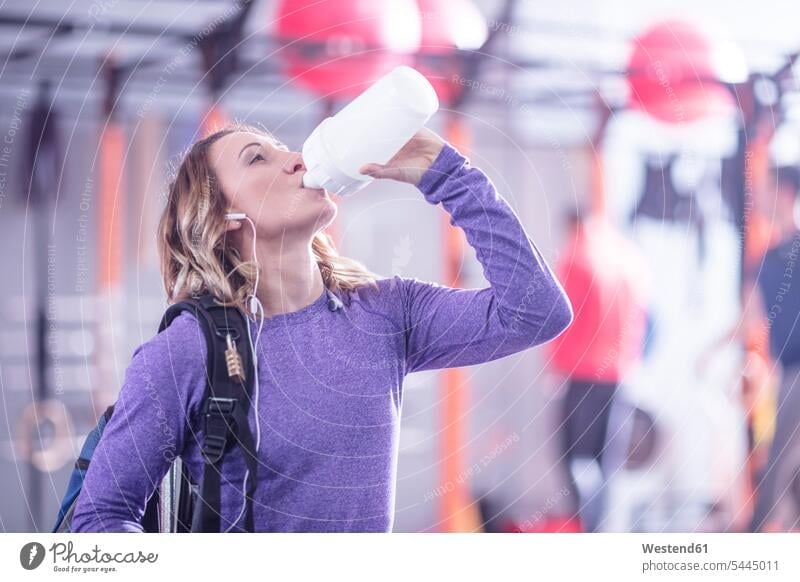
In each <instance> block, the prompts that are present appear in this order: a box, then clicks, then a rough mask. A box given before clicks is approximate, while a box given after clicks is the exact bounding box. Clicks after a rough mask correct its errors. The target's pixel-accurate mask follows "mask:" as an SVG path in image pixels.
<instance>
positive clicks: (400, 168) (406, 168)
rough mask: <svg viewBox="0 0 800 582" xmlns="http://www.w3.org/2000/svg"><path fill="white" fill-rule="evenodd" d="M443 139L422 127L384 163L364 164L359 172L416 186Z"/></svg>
mask: <svg viewBox="0 0 800 582" xmlns="http://www.w3.org/2000/svg"><path fill="white" fill-rule="evenodd" d="M444 144H445V141H444V140H443V139H442V138H441V137H439V135H437V134H436V133H435V132H433V131H431V130H430V129H428V128H426V127H423V128H422V129H420V130H419V131H418V132H417V133H415V134H414V135H413V136H412V137H411V139H410V140H408V141H407V142H406V144H405V145H404V146H403V147H402V148H401V149H400V151H399V152H397V153H396V154H395V155H394V157H393V158H392V159H391V160H389V161H388V162H386V163H385V164H366V165H364V166H361V168H359V172H361V173H362V174H365V175H367V176H372V177H373V178H377V179H388V180H397V181H398V182H406V183H408V184H412V185H414V186H416V185H417V184H419V181H420V180H421V179H422V176H423V174H425V172H426V171H427V170H428V168H430V167H431V164H433V162H434V160H435V159H436V156H438V155H439V152H441V151H442V148H443V147H444Z"/></svg>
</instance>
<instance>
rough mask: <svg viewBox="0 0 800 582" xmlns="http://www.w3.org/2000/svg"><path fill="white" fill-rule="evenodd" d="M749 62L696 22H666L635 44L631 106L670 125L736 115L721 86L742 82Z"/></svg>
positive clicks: (630, 68)
mask: <svg viewBox="0 0 800 582" xmlns="http://www.w3.org/2000/svg"><path fill="white" fill-rule="evenodd" d="M743 67H744V65H743V59H742V58H741V55H740V53H738V51H736V50H735V49H734V48H733V47H732V45H729V44H725V43H722V42H721V41H719V40H716V39H714V38H712V36H711V35H710V34H709V33H707V32H706V31H704V30H703V29H701V28H700V27H699V26H697V25H695V24H694V23H691V22H686V21H682V20H668V21H664V22H660V23H658V24H656V25H654V26H652V27H650V28H648V29H647V30H645V32H644V33H642V34H641V35H639V36H638V37H636V38H635V39H634V40H633V52H632V53H631V57H630V60H629V62H628V84H629V87H630V100H629V104H630V106H631V107H633V108H635V109H639V110H642V111H645V112H646V113H648V114H649V115H651V116H653V117H655V118H657V119H660V120H661V121H665V122H667V123H672V124H676V123H682V122H691V121H695V120H697V119H700V118H702V117H705V116H707V115H710V114H713V113H727V112H729V111H731V110H732V108H733V106H734V100H733V97H732V96H731V94H730V92H729V91H728V90H727V89H725V87H723V86H722V85H721V84H720V81H731V82H736V81H740V80H742V79H741V76H742V69H743Z"/></svg>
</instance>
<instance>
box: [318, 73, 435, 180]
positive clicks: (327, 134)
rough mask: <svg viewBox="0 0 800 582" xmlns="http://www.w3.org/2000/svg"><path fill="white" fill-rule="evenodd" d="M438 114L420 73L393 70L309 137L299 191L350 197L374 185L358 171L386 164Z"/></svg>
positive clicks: (427, 83)
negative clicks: (324, 190)
mask: <svg viewBox="0 0 800 582" xmlns="http://www.w3.org/2000/svg"><path fill="white" fill-rule="evenodd" d="M438 109H439V99H438V98H437V97H436V91H435V90H434V89H433V87H432V86H431V84H430V83H429V82H428V80H427V79H426V78H425V77H424V76H423V75H422V74H421V73H419V72H418V71H416V70H414V69H412V68H411V67H407V66H400V67H397V68H395V69H394V70H393V71H391V72H390V73H389V74H387V75H384V76H383V77H381V78H380V79H378V80H377V81H376V82H375V83H374V84H373V85H372V86H370V87H369V88H368V89H367V90H366V91H364V92H363V93H362V94H361V95H359V96H358V97H356V98H355V99H354V100H353V101H351V102H350V103H348V104H347V105H346V106H345V107H344V108H343V109H342V110H341V111H339V113H337V114H336V115H334V116H333V117H328V118H326V119H324V120H323V121H322V123H320V124H319V125H318V126H317V127H316V128H315V129H314V131H313V132H311V135H310V136H309V137H308V139H306V141H305V143H304V144H303V150H302V156H303V163H304V164H305V166H306V173H305V174H304V175H303V186H304V187H306V188H325V189H326V190H328V191H329V192H331V193H333V194H338V195H339V196H349V195H351V194H354V193H355V192H357V191H358V190H361V189H362V188H363V187H364V186H366V185H367V184H369V183H370V182H371V181H372V180H373V178H372V177H371V176H365V175H363V174H361V173H359V169H360V168H361V167H362V166H363V165H365V164H368V163H373V162H374V163H379V164H385V163H386V162H388V161H389V160H390V159H391V158H392V156H394V155H395V154H396V153H397V152H398V151H399V150H400V148H402V147H403V146H404V145H405V144H406V143H407V142H408V140H409V139H411V137H412V136H413V135H414V134H415V133H417V131H419V129H420V128H421V127H422V126H423V125H425V123H427V121H428V119H430V117H431V116H432V115H433V114H434V113H436V111H437V110H438Z"/></svg>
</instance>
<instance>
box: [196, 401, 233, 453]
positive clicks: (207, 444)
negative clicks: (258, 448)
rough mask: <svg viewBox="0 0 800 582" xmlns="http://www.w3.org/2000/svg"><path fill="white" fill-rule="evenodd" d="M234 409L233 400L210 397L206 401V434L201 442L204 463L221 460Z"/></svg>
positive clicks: (231, 424)
mask: <svg viewBox="0 0 800 582" xmlns="http://www.w3.org/2000/svg"><path fill="white" fill-rule="evenodd" d="M235 408H236V399H235V398H217V397H211V398H208V400H206V406H205V433H206V434H205V439H204V441H203V456H204V457H205V460H206V463H216V462H218V461H219V460H220V459H221V458H222V455H223V453H224V452H225V448H226V446H227V444H228V434H229V433H230V430H231V428H232V427H233V411H234V409H235Z"/></svg>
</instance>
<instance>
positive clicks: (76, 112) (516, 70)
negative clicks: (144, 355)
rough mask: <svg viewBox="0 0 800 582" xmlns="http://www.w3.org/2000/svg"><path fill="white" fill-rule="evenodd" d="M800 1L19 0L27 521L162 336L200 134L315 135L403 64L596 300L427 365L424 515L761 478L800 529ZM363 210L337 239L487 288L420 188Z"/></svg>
mask: <svg viewBox="0 0 800 582" xmlns="http://www.w3.org/2000/svg"><path fill="white" fill-rule="evenodd" d="M799 17H800V7H798V5H797V4H796V3H795V2H793V1H791V0H773V1H771V2H769V3H764V2H757V1H755V0H742V1H740V2H735V3H731V2H724V1H722V0H701V1H698V0H692V1H689V0H670V1H666V0H650V1H648V2H637V1H634V0H593V1H588V0H562V1H561V2H557V3H546V2H537V1H533V0H517V1H515V0H369V1H363V0H295V1H292V0H254V1H252V2H247V1H234V0H158V1H133V0H74V1H72V2H70V3H61V2H37V3H31V2H27V1H23V0H6V1H5V2H3V3H2V5H0V32H1V33H0V134H1V137H0V140H2V142H1V143H0V232H2V240H3V252H2V258H0V265H2V272H3V273H4V275H3V277H2V280H3V281H4V283H3V293H2V299H0V346H1V347H0V396H2V414H0V530H2V531H6V532H19V531H48V530H49V529H50V527H51V526H52V525H53V522H54V520H55V516H56V512H57V508H58V504H59V502H60V499H61V496H62V495H63V493H64V490H65V487H66V480H67V478H68V476H69V473H70V471H71V470H72V466H73V464H74V461H75V458H76V457H77V454H78V450H79V447H80V445H81V443H82V442H83V440H84V438H85V437H86V433H87V431H88V430H90V429H91V428H92V427H93V426H94V424H95V422H96V420H97V416H98V414H100V413H101V412H102V410H104V408H105V406H107V405H108V404H110V403H111V402H113V400H114V399H115V396H116V394H117V391H118V389H119V386H120V383H121V381H122V379H123V376H124V371H125V368H126V367H127V365H128V362H129V361H130V357H131V354H132V352H133V350H134V348H135V347H136V346H138V345H140V344H141V343H143V342H144V341H147V340H148V339H149V338H151V337H152V336H153V335H154V334H155V333H156V329H157V324H158V321H159V318H160V316H161V313H162V312H163V310H164V309H165V307H166V303H165V299H164V295H163V291H162V287H161V282H160V276H159V272H158V262H157V253H156V246H155V227H156V221H157V219H158V216H159V213H160V211H161V208H162V205H163V203H164V187H165V182H166V179H167V175H168V172H169V170H170V168H171V167H174V166H175V165H176V164H177V162H178V161H179V160H180V155H181V153H182V152H183V151H184V150H185V148H187V147H188V146H189V145H190V144H191V143H192V142H193V141H194V140H196V139H197V138H199V137H200V136H202V135H203V134H204V133H206V132H208V131H210V130H211V129H213V128H215V127H217V126H219V125H220V124H222V123H224V122H225V120H246V121H248V122H251V123H256V124H261V125H263V126H265V127H266V128H268V129H269V130H271V131H273V132H274V133H276V134H277V136H278V137H279V138H280V139H282V140H283V141H284V142H285V143H287V144H288V145H289V146H290V147H291V148H292V149H295V150H298V149H299V148H300V146H301V144H302V142H303V140H304V139H305V137H306V136H307V135H308V134H309V133H310V132H311V130H312V129H313V128H314V127H315V125H316V124H317V123H319V122H320V121H321V120H322V119H324V118H325V117H327V116H329V115H332V114H333V113H335V112H336V111H337V110H339V109H340V108H341V107H342V106H343V105H345V104H346V103H347V102H348V101H349V100H350V99H352V98H353V97H354V96H355V95H357V94H359V93H360V92H361V91H363V90H364V89H365V88H366V87H367V86H369V84H370V83H371V82H372V81H374V80H375V79H377V78H378V77H379V76H381V75H382V74H384V73H386V72H388V71H389V70H391V68H393V67H394V66H396V65H398V64H408V65H411V66H414V67H415V68H417V69H418V70H420V71H422V72H423V73H424V74H425V75H426V76H427V77H428V78H429V79H430V80H431V82H432V83H433V84H434V86H435V88H436V90H437V92H438V94H439V98H440V102H441V109H440V111H439V113H437V114H436V116H435V117H434V119H433V120H432V121H431V123H430V124H429V126H430V127H431V128H432V129H434V130H435V131H437V132H438V133H440V134H441V135H442V136H443V137H445V139H447V140H449V141H450V142H451V143H453V144H454V145H455V146H456V147H458V148H459V149H460V150H461V151H462V152H464V153H465V154H466V155H467V156H468V157H469V158H470V160H471V162H472V164H473V165H474V166H477V167H479V168H481V169H483V170H484V171H485V172H486V173H487V174H488V175H489V176H490V178H491V179H492V180H493V182H494V183H495V185H496V186H497V188H498V190H499V191H500V193H501V194H502V195H503V196H504V197H505V198H506V199H507V200H508V201H509V202H510V204H511V205H512V207H513V208H514V210H515V211H516V212H517V213H518V215H519V216H520V218H521V220H522V221H523V223H524V224H525V226H526V228H527V229H528V232H529V233H530V234H531V237H532V238H533V240H534V241H535V242H536V244H537V245H538V246H539V248H540V249H541V250H542V252H543V254H544V255H545V257H546V258H547V260H548V261H549V262H550V264H551V265H553V266H554V268H555V267H556V266H557V267H558V273H559V277H560V278H561V279H562V281H563V282H564V284H565V287H566V288H567V291H568V292H569V293H570V297H571V298H572V300H573V307H574V310H575V312H576V322H575V325H574V330H573V333H571V334H567V335H565V336H562V337H561V338H559V340H560V341H557V342H554V343H553V345H547V346H541V347H539V348H536V349H533V350H529V351H527V352H525V353H523V354H518V355H516V356H512V357H509V358H505V359H503V360H500V361H497V362H492V363H489V364H485V365H481V366H473V367H469V368H463V369H458V370H447V371H441V372H439V371H436V372H431V373H419V374H414V375H411V376H409V377H407V379H406V385H405V390H406V396H405V406H404V410H403V419H402V431H401V451H400V462H399V469H398V489H397V503H396V518H395V531H429V532H433V531H441V532H445V531H487V532H492V531H518V532H543V531H552V532H573V531H617V532H620V531H622V532H624V531H748V530H749V529H751V528H752V524H751V522H752V521H753V520H754V511H756V510H755V507H756V505H757V499H759V496H760V497H761V498H762V501H761V503H762V505H763V504H764V503H766V502H765V501H763V499H767V500H768V501H770V503H769V504H768V510H764V511H762V513H763V515H764V516H765V517H764V521H763V523H760V524H759V527H761V528H762V529H771V530H791V529H796V528H800V522H798V514H800V476H799V475H800V473H798V468H800V444H798V440H799V437H797V435H796V434H795V433H796V432H797V425H798V423H797V418H798V417H800V405H796V406H794V407H792V406H789V404H786V406H782V405H781V402H784V401H786V402H790V400H789V395H788V391H787V388H786V387H787V386H789V385H790V384H791V377H792V374H795V375H796V374H797V371H796V369H797V366H798V365H800V332H795V331H794V330H795V324H796V322H797V314H798V310H799V309H800V287H798V284H797V283H793V281H792V274H793V271H794V269H795V267H796V265H795V259H796V257H797V252H798V249H799V248H800V243H798V244H794V243H791V241H792V240H794V239H793V238H792V237H793V236H794V233H795V232H796V228H797V226H796V225H797V220H796V210H797V204H796V193H797V189H798V187H800V184H799V183H798V179H797V167H798V164H799V163H800V116H799V115H798V114H800V107H799V106H798V105H800V92H798V86H797V76H796V74H795V72H794V69H793V66H794V63H795V59H796V57H797V54H798V53H797V51H798V50H800V32H798V30H797V27H796V23H797V21H798V18H799ZM337 203H338V204H339V214H338V218H337V220H336V222H335V224H334V225H333V226H332V228H331V234H332V235H333V237H334V240H335V241H336V242H337V245H338V247H339V249H340V251H341V252H342V253H343V254H345V255H347V256H351V257H353V258H356V259H358V260H360V261H362V262H363V263H365V264H366V265H367V266H368V267H370V268H371V269H372V270H374V271H376V272H378V273H382V274H384V275H386V276H391V275H393V274H400V275H403V276H408V277H418V278H420V279H426V280H432V281H438V282H440V283H442V284H446V285H451V286H463V287H483V286H485V285H486V281H485V279H484V277H483V273H482V270H481V267H480V264H479V263H478V262H477V260H476V258H475V255H474V252H472V251H471V249H470V248H469V247H468V246H466V245H465V240H464V239H463V237H462V234H461V232H460V231H458V230H456V229H454V228H453V227H452V226H451V225H450V224H449V220H448V217H447V216H446V214H445V213H444V211H442V210H441V209H439V208H433V207H431V206H430V205H428V204H427V203H426V202H425V201H424V200H423V198H422V197H421V195H420V194H419V193H418V192H417V191H416V190H415V189H414V188H411V187H408V186H407V185H402V184H399V183H393V182H385V181H384V182H380V183H376V184H374V185H371V186H370V187H369V188H368V189H367V190H365V191H363V192H361V193H360V194H358V195H357V196H354V197H352V198H348V199H346V200H342V199H337ZM793 213H794V214H793ZM581 229H582V230H581ZM578 230H581V232H582V233H583V234H582V235H581V237H582V238H579V237H578V235H577V234H576V233H577V232H578ZM798 240H800V239H798ZM787 241H788V242H787ZM573 267H574V268H573ZM770 285H772V286H771V287H770ZM569 386H572V390H571V391H570V389H569V388H568V387H569ZM581 386H583V388H581ZM782 387H783V390H782ZM581 390H584V392H581ZM797 392H800V384H798V385H797V386H796V390H794V393H797ZM581 394H583V396H580V395H581ZM782 394H783V396H781V395H782ZM579 396H580V398H578V397H579ZM784 397H785V398H784ZM576 398H578V399H577V400H576ZM795 404H797V398H795ZM570 411H572V412H574V414H571V413H570ZM779 411H781V414H784V418H783V421H781V422H780V423H776V418H779V417H778V414H777V413H778V412H779ZM587 414H588V420H587V419H586V418H585V417H586V415H587ZM581 415H583V417H584V418H583V419H582V420H581ZM601 420H602V424H599V423H600V421H601ZM595 421H596V422H595ZM776 426H777V427H778V428H777V430H776ZM581 427H584V428H585V430H582V429H581ZM576 430H577V431H578V434H577V435H576V434H575V433H574V431H576ZM569 431H573V433H572V437H571V438H572V439H573V440H575V441H581V445H580V447H578V448H576V449H575V450H574V451H573V452H571V453H570V454H566V453H565V445H564V442H565V436H564V435H565V434H568V433H569ZM779 435H780V436H779ZM776 438H780V439H782V440H781V441H780V442H781V446H780V447H779V452H780V453H781V455H779V457H776V456H775V455H773V456H770V453H769V451H770V443H771V442H773V440H774V439H776ZM579 449H580V450H579ZM598 451H602V454H596V453H597V452H598ZM765 476H766V477H767V478H766V479H765ZM759 483H769V485H764V486H762V487H761V488H760V489H761V490H762V491H759V487H758V484H759ZM766 489H769V493H768V494H766V495H765V494H763V491H764V490H766ZM757 493H758V494H757ZM755 514H758V512H757V511H756V513H755Z"/></svg>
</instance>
